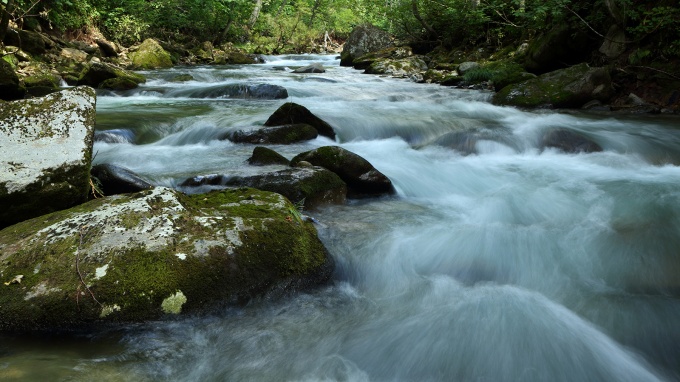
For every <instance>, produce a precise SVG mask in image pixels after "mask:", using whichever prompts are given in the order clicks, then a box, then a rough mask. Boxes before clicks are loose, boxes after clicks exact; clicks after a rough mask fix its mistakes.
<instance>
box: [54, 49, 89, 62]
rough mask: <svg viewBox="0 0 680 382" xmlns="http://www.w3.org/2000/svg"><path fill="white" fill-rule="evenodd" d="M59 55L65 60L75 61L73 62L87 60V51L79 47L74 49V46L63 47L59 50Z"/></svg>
mask: <svg viewBox="0 0 680 382" xmlns="http://www.w3.org/2000/svg"><path fill="white" fill-rule="evenodd" d="M59 57H60V58H61V59H62V60H67V61H75V62H83V61H85V60H87V53H85V52H84V51H82V50H80V49H75V48H63V49H62V50H61V51H60V52H59Z"/></svg>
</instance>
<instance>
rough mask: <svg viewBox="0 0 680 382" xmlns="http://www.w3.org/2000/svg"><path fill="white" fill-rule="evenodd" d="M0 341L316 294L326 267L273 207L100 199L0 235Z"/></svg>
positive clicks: (311, 238) (177, 197) (240, 193)
mask: <svg viewBox="0 0 680 382" xmlns="http://www.w3.org/2000/svg"><path fill="white" fill-rule="evenodd" d="M0 251H1V253H2V255H1V259H2V261H1V262H0V277H2V281H3V282H7V281H10V280H12V278H14V277H15V276H16V275H23V276H24V277H23V278H22V279H21V282H20V283H14V284H11V285H7V286H5V285H2V288H0V331H15V330H22V331H24V330H28V331H34V330H52V329H67V330H69V329H82V328H83V327H86V326H91V325H97V324H110V323H120V322H142V321H146V320H156V319H159V318H162V317H167V316H176V315H180V314H193V313H195V312H201V311H206V310H211V309H214V308H216V307H218V306H221V305H223V304H225V303H234V302H239V303H244V302H246V301H248V299H250V298H252V297H254V296H260V295H263V294H268V293H281V292H280V291H284V292H285V291H295V290H298V289H301V288H306V287H311V286H314V285H318V284H319V283H322V282H325V281H326V280H328V278H329V277H330V275H331V273H332V270H333V261H332V259H331V258H330V257H329V255H328V253H327V251H326V249H325V248H324V246H323V244H322V243H321V242H320V241H319V239H318V237H317V234H316V230H315V228H314V226H313V225H312V223H309V222H305V221H303V219H302V217H301V215H300V214H299V212H298V211H297V209H296V208H295V207H294V206H293V205H292V204H290V202H288V201H287V200H286V199H285V198H284V197H282V196H281V195H278V194H275V193H270V192H264V191H258V190H253V189H237V190H224V191H220V192H212V193H208V194H201V195H192V196H187V195H184V194H182V193H180V192H177V191H173V190H170V189H167V188H155V189H151V190H148V191H144V192H141V193H137V194H127V195H115V196H112V197H106V198H99V199H96V200H92V201H90V202H88V203H85V204H83V205H81V206H78V207H76V208H73V209H70V210H66V211H60V212H57V213H55V214H51V215H49V216H44V217H40V218H36V219H33V220H30V221H27V222H24V223H20V224H17V225H15V226H12V227H10V228H7V229H4V230H2V231H0Z"/></svg>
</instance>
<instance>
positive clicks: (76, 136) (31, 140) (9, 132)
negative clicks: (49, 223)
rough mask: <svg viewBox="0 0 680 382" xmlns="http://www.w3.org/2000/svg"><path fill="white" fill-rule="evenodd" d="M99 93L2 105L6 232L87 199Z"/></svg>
mask: <svg viewBox="0 0 680 382" xmlns="http://www.w3.org/2000/svg"><path fill="white" fill-rule="evenodd" d="M94 122H95V93H94V90H93V89H91V88H88V87H77V88H74V89H69V90H64V91H61V92H58V93H53V94H51V95H48V96H46V97H43V98H36V99H30V100H21V101H14V102H7V103H3V104H0V142H3V149H2V150H0V205H2V206H3V208H2V209H1V210H0V228H1V227H6V226H8V225H11V224H14V223H17V222H20V221H23V220H26V219H29V218H32V217H35V216H40V215H44V214H46V213H49V212H52V211H58V210H61V209H65V208H69V207H71V206H74V205H76V204H79V203H82V202H84V201H86V200H87V194H88V191H89V188H90V185H89V180H90V161H91V158H92V138H93V135H94Z"/></svg>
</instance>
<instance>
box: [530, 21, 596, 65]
mask: <svg viewBox="0 0 680 382" xmlns="http://www.w3.org/2000/svg"><path fill="white" fill-rule="evenodd" d="M590 44H592V42H591V41H590V39H589V37H588V35H587V34H586V33H585V32H582V31H579V30H572V29H570V28H569V25H568V24H566V23H562V24H560V25H558V26H556V27H554V28H553V29H552V30H550V31H548V32H547V33H546V34H544V35H542V36H539V37H538V38H536V39H535V40H534V41H532V42H531V44H530V45H529V50H528V51H527V54H526V56H525V58H524V68H525V69H526V70H527V71H529V72H531V73H535V74H541V73H547V72H550V71H553V70H556V69H561V68H564V67H567V66H569V65H573V64H576V63H579V62H584V61H587V59H588V58H589V55H590V52H591V51H592V49H590Z"/></svg>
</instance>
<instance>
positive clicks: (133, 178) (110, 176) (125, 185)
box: [90, 163, 153, 196]
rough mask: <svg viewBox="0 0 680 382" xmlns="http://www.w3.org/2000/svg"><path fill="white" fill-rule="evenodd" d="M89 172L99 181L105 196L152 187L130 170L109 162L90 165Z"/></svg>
mask: <svg viewBox="0 0 680 382" xmlns="http://www.w3.org/2000/svg"><path fill="white" fill-rule="evenodd" d="M90 174H92V176H93V177H94V178H95V179H96V180H97V181H98V182H99V187H100V188H101V189H100V191H101V192H102V193H103V194H104V195H106V196H109V195H117V194H127V193H131V192H139V191H144V190H148V189H149V188H151V187H153V186H152V185H151V183H149V182H147V181H146V180H144V179H142V178H141V177H140V176H139V175H137V174H135V173H134V172H132V170H130V169H127V168H125V167H121V166H116V165H113V164H109V163H102V164H98V165H96V166H92V169H91V170H90Z"/></svg>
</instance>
